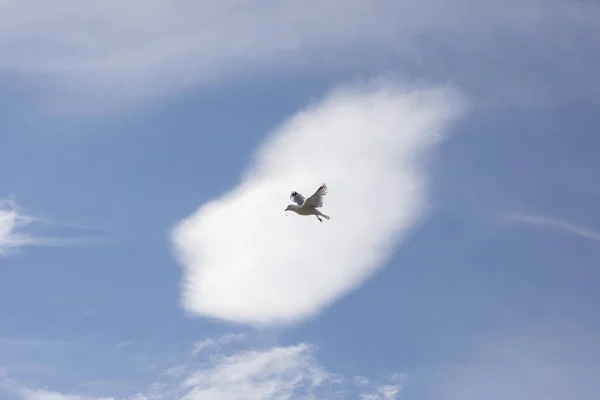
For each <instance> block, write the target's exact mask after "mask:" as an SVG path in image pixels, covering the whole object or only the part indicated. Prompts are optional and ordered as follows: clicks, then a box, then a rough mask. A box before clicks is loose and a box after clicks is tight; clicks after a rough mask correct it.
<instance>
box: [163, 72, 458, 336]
mask: <svg viewBox="0 0 600 400" xmlns="http://www.w3.org/2000/svg"><path fill="white" fill-rule="evenodd" d="M461 104H462V103H461V100H460V98H459V96H458V94H457V93H455V92H454V91H452V90H444V89H436V88H421V89H414V90H412V89H409V88H406V87H402V86H401V85H398V84H393V83H391V82H383V81H382V82H378V83H373V84H369V85H365V86H346V87H343V88H340V89H338V90H335V91H334V92H333V93H331V94H330V95H329V96H328V97H327V98H325V99H324V100H323V101H322V102H320V103H317V104H313V105H312V106H311V107H309V108H307V109H305V110H302V111H300V112H298V113H297V114H296V115H294V116H293V117H292V118H290V119H289V120H288V121H287V122H285V123H284V124H283V125H282V126H281V127H279V128H278V129H276V130H275V131H274V132H272V133H271V134H270V135H269V137H268V138H267V139H266V141H265V142H264V143H263V145H262V146H261V148H260V149H259V150H258V151H257V153H256V155H255V158H254V162H253V165H252V166H251V168H249V169H248V170H247V171H246V173H245V174H244V176H243V177H242V180H241V182H240V184H239V185H238V186H237V187H236V188H233V189H232V190H231V191H230V192H229V193H227V194H225V195H223V196H222V197H220V198H217V199H215V200H213V201H211V202H209V203H207V204H204V205H202V206H201V207H200V208H199V209H198V210H197V211H196V212H195V213H194V214H193V215H191V216H189V217H188V218H185V219H184V220H182V221H180V222H179V223H178V224H177V225H176V226H175V227H174V229H173V231H172V241H173V243H174V250H175V252H176V255H177V257H178V259H179V261H180V262H181V264H182V265H183V266H184V267H185V268H184V284H183V287H182V289H183V294H182V295H183V304H184V307H185V308H186V309H187V310H189V311H191V312H193V313H196V314H198V315H204V316H210V317H216V318H220V319H223V320H228V321H233V322H239V323H250V324H257V325H261V324H279V323H289V322H293V321H298V320H301V319H303V318H306V317H309V316H312V315H314V314H316V313H317V312H319V311H320V310H321V309H322V308H324V307H326V306H327V305H329V304H330V303H332V302H333V301H334V300H335V299H337V298H339V297H340V296H342V295H344V294H345V293H347V292H348V291H350V290H352V289H353V288H355V287H357V286H358V285H359V284H360V283H361V282H363V281H364V280H365V279H367V278H368V277H369V276H370V275H372V274H373V273H374V272H375V271H376V270H377V269H378V268H379V267H380V266H381V265H382V264H383V263H384V262H385V260H386V259H387V257H388V256H389V255H390V252H391V251H392V250H393V248H394V246H395V245H396V243H397V242H398V241H399V240H400V239H401V238H402V237H403V236H404V235H405V234H406V233H407V231H408V230H409V229H410V228H411V227H412V226H413V225H414V224H415V223H416V222H417V220H418V219H419V217H420V216H421V214H422V212H423V207H424V206H425V205H426V198H427V191H426V189H427V179H426V175H425V170H424V169H423V167H424V165H423V162H424V161H426V159H427V156H428V153H429V151H430V150H431V149H432V148H433V147H434V146H435V145H436V143H438V142H439V140H440V139H442V138H443V135H444V133H445V131H447V129H448V124H449V123H450V122H451V121H452V120H453V119H454V118H456V117H458V116H459V115H460V113H461V110H462V108H461ZM323 182H326V183H327V184H328V186H329V194H328V195H327V197H326V198H325V204H324V208H323V210H324V212H325V213H326V214H329V215H330V216H331V220H330V221H325V222H324V223H319V222H318V221H317V219H316V218H314V217H300V216H297V215H295V214H291V215H289V216H288V217H287V218H286V216H285V215H284V212H283V211H284V209H285V207H286V205H287V204H288V201H289V198H288V196H289V194H290V192H291V191H292V190H298V191H299V192H300V193H303V194H305V195H307V196H308V195H310V194H311V193H312V192H313V191H314V190H316V189H317V187H318V186H319V185H320V184H321V183H323Z"/></svg>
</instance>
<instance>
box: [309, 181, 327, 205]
mask: <svg viewBox="0 0 600 400" xmlns="http://www.w3.org/2000/svg"><path fill="white" fill-rule="evenodd" d="M326 194H327V185H326V184H322V185H321V187H320V188H318V189H317V191H316V192H315V193H314V194H313V195H312V196H310V197H309V198H308V199H306V202H305V203H306V205H307V206H310V207H317V208H318V207H323V196H325V195H326Z"/></svg>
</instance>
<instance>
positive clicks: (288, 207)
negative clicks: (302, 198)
mask: <svg viewBox="0 0 600 400" xmlns="http://www.w3.org/2000/svg"><path fill="white" fill-rule="evenodd" d="M291 209H292V205H291V204H289V205H288V206H287V207H286V208H285V210H283V211H290V210H291Z"/></svg>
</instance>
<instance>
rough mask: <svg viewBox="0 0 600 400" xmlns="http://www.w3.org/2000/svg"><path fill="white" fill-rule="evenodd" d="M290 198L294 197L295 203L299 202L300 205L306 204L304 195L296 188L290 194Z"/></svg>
mask: <svg viewBox="0 0 600 400" xmlns="http://www.w3.org/2000/svg"><path fill="white" fill-rule="evenodd" d="M290 199H292V201H293V202H294V203H296V204H298V205H299V206H301V205H302V204H304V196H302V195H301V194H300V193H298V192H296V191H295V190H294V191H293V192H292V194H291V195H290Z"/></svg>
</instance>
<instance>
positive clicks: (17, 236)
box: [0, 199, 116, 257]
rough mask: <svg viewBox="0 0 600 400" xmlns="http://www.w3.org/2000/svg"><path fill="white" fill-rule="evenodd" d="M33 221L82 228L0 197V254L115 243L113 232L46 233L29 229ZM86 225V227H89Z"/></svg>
mask: <svg viewBox="0 0 600 400" xmlns="http://www.w3.org/2000/svg"><path fill="white" fill-rule="evenodd" d="M33 224H38V225H39V224H44V225H58V226H69V227H77V228H79V229H83V228H82V226H74V225H73V224H61V223H54V222H52V221H49V220H45V219H41V218H37V217H35V216H32V215H29V214H27V213H25V212H23V210H22V209H21V207H20V206H19V205H18V204H17V203H16V202H15V201H14V200H10V199H3V200H0V257H1V256H8V255H11V254H13V253H14V252H15V251H17V250H19V249H20V248H22V247H31V246H48V247H78V246H98V245H108V244H112V243H115V241H116V238H115V237H114V236H107V235H105V236H71V237H68V236H48V235H45V236H44V235H39V234H38V235H35V234H33V233H31V232H29V231H27V228H30V227H31V226H32V225H33ZM88 229H89V228H88Z"/></svg>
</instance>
